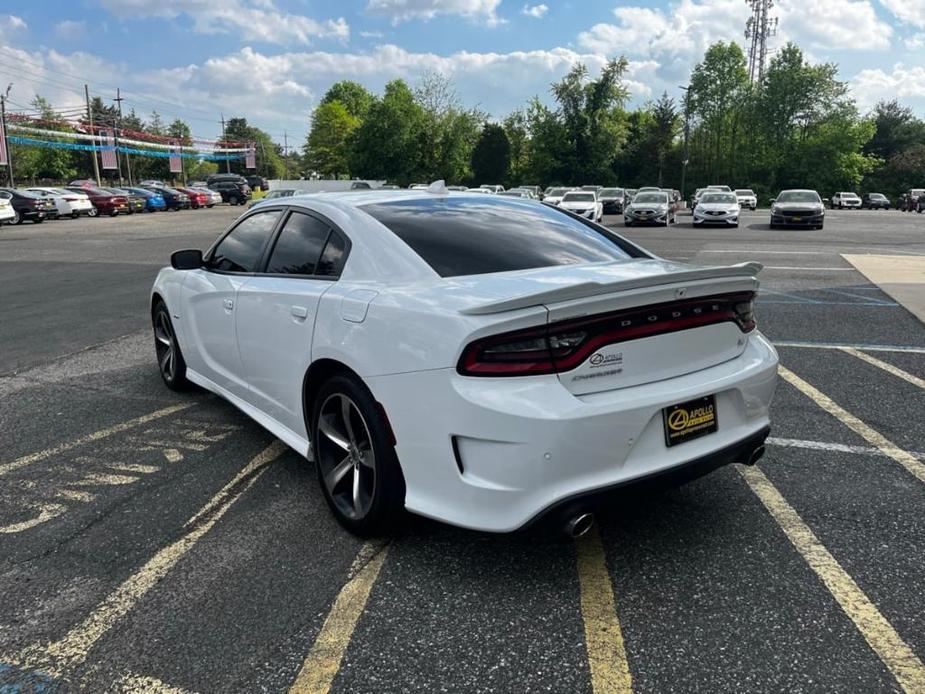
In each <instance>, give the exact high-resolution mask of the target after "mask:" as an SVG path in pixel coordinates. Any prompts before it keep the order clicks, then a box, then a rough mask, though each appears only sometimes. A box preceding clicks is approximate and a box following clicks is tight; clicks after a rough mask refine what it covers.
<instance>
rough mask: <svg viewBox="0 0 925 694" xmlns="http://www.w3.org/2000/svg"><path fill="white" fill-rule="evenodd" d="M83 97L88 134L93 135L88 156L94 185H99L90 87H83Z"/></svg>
mask: <svg viewBox="0 0 925 694" xmlns="http://www.w3.org/2000/svg"><path fill="white" fill-rule="evenodd" d="M84 96H85V97H86V99H87V120H88V121H89V123H90V134H91V135H93V143H94V146H93V150H92V151H91V152H90V155H91V157H92V159H93V175H94V176H96V185H101V183H100V163H99V162H98V161H97V160H96V131H95V130H94V129H93V109H91V108H90V87H88V86H87V85H84Z"/></svg>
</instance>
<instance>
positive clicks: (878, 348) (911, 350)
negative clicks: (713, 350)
mask: <svg viewBox="0 0 925 694" xmlns="http://www.w3.org/2000/svg"><path fill="white" fill-rule="evenodd" d="M774 346H775V347H802V348H805V349H838V350H844V349H857V350H864V351H865V352H905V353H907V354H925V347H915V346H913V345H868V344H848V343H845V342H802V341H800V340H775V341H774Z"/></svg>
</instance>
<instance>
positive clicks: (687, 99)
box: [679, 85, 691, 202]
mask: <svg viewBox="0 0 925 694" xmlns="http://www.w3.org/2000/svg"><path fill="white" fill-rule="evenodd" d="M679 89H681V90H683V91H684V159H682V160H681V199H682V200H685V202H686V199H685V197H684V184H685V183H686V182H687V162H688V160H689V155H690V152H689V150H688V140H689V139H690V133H691V88H690V85H688V86H686V87H681V86H679Z"/></svg>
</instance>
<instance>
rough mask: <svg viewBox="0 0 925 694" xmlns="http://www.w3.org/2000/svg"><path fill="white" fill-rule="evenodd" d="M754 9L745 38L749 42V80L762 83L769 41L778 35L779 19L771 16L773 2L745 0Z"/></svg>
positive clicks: (746, 25) (771, 0)
mask: <svg viewBox="0 0 925 694" xmlns="http://www.w3.org/2000/svg"><path fill="white" fill-rule="evenodd" d="M745 2H746V3H748V5H749V7H751V8H752V16H751V17H749V18H748V21H747V22H746V23H745V38H746V39H747V40H748V42H749V43H748V78H749V79H750V80H751V81H752V82H755V81H758V82H760V81H761V78H762V77H764V64H765V60H766V59H767V57H768V39H769V38H770V37H772V36H774V35H775V34H776V33H777V17H772V16H771V8H772V7H774V2H773V0H745Z"/></svg>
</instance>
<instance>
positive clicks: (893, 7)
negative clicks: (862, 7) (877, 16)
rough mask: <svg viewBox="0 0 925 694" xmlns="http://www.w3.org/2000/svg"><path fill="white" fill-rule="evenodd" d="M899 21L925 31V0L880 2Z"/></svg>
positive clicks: (889, 0) (884, 0)
mask: <svg viewBox="0 0 925 694" xmlns="http://www.w3.org/2000/svg"><path fill="white" fill-rule="evenodd" d="M880 4H881V5H883V6H884V7H885V8H886V9H888V10H889V11H890V12H892V13H893V14H894V15H895V16H896V18H897V19H899V20H900V21H903V22H907V23H909V24H912V25H913V26H917V27H919V28H920V29H925V0H880Z"/></svg>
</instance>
